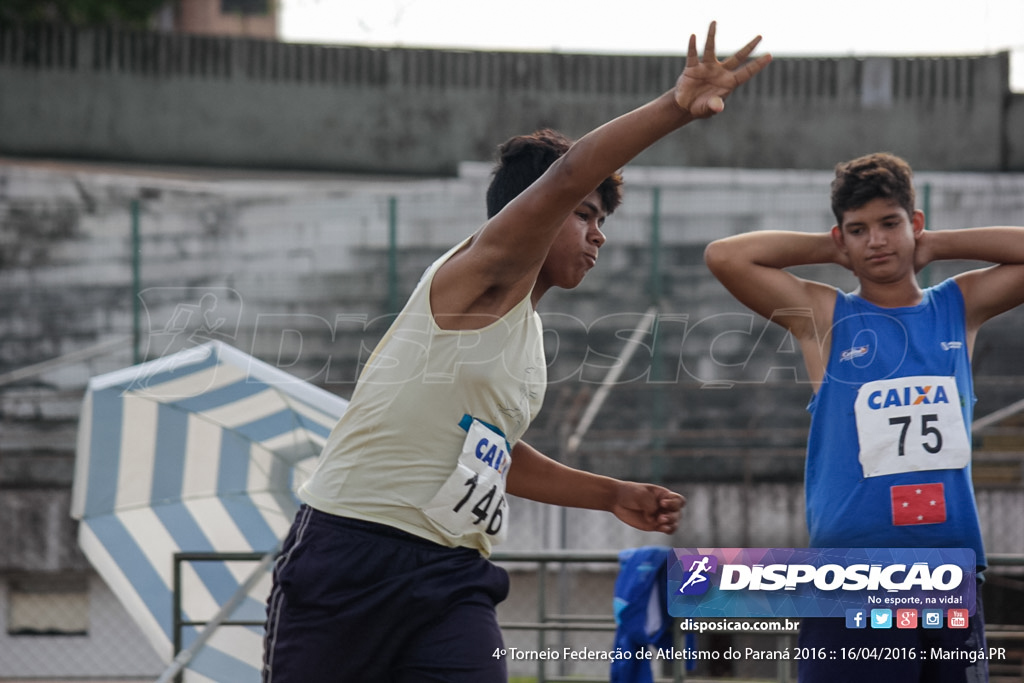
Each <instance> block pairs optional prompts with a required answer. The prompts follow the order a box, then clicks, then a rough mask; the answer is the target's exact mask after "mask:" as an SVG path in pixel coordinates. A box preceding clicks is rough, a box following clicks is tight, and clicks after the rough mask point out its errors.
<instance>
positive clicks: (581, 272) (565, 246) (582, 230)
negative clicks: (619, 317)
mask: <svg viewBox="0 0 1024 683" xmlns="http://www.w3.org/2000/svg"><path fill="white" fill-rule="evenodd" d="M607 216H608V212H607V211H605V210H604V204H603V203H602V201H601V195H600V194H598V193H597V192H596V191H595V192H591V193H590V194H589V195H587V197H586V199H584V200H583V201H582V202H581V203H580V205H579V206H577V207H576V209H575V210H573V212H572V213H571V214H569V216H568V217H567V218H566V219H565V221H564V222H563V223H562V227H561V229H560V230H559V232H558V236H557V237H555V241H554V243H553V244H552V245H551V249H549V250H548V256H547V258H546V259H545V261H544V265H543V266H542V267H541V271H540V275H539V276H538V280H539V281H540V280H543V281H544V283H545V284H547V285H548V286H549V287H561V288H562V289H572V288H573V287H576V286H577V285H578V284H579V283H580V282H582V281H583V278H584V276H586V274H587V273H588V272H589V271H590V269H591V268H593V267H594V266H595V265H596V264H597V253H598V250H600V248H601V245H603V244H604V243H605V236H604V233H603V232H601V226H603V225H604V221H605V218H606V217H607Z"/></svg>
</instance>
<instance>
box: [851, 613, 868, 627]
mask: <svg viewBox="0 0 1024 683" xmlns="http://www.w3.org/2000/svg"><path fill="white" fill-rule="evenodd" d="M867 626H868V619H867V613H866V612H865V611H864V610H862V609H848V610H846V628H867Z"/></svg>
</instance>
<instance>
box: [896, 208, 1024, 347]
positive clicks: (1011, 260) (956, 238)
mask: <svg viewBox="0 0 1024 683" xmlns="http://www.w3.org/2000/svg"><path fill="white" fill-rule="evenodd" d="M914 259H915V266H916V267H918V269H920V268H923V267H924V266H925V265H927V264H928V263H931V262H933V261H940V260H950V259H963V260H972V261H985V262H988V263H993V264H997V265H994V266H991V267H988V268H981V269H978V270H970V271H967V272H964V273H961V274H959V275H957V276H956V277H955V278H954V279H955V280H956V282H957V284H958V285H959V286H960V291H961V292H962V293H963V296H964V306H965V309H966V316H967V330H968V333H969V334H970V335H971V336H972V338H973V335H974V333H975V332H977V330H978V328H979V327H981V325H982V324H983V323H984V322H985V321H987V320H989V319H991V318H993V317H995V316H997V315H999V314H1000V313H1005V312H1006V311H1008V310H1010V309H1012V308H1015V307H1017V306H1019V305H1021V304H1022V303H1024V227H1015V226H993V227H984V228H964V229H960V230H937V231H932V230H925V231H923V232H922V233H921V236H920V237H919V238H918V243H917V248H916V249H915V251H914Z"/></svg>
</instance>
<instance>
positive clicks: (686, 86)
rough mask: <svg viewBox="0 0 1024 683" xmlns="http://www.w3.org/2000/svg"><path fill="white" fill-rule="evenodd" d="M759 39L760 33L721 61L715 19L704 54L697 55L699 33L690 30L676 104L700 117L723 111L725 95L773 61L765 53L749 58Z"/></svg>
mask: <svg viewBox="0 0 1024 683" xmlns="http://www.w3.org/2000/svg"><path fill="white" fill-rule="evenodd" d="M760 42H761V36H758V37H756V38H754V39H753V40H751V41H750V42H749V43H747V44H746V45H745V46H743V48H742V49H741V50H740V51H739V52H737V53H736V54H734V55H733V56H732V57H729V58H728V59H727V60H725V61H724V62H720V61H718V58H717V57H716V56H715V22H711V25H710V26H709V27H708V37H707V40H706V41H705V43H704V56H703V58H698V56H697V36H696V35H692V34H691V35H690V44H689V47H688V48H687V51H686V68H684V69H683V73H682V74H680V76H679V79H678V80H677V81H676V88H675V99H676V104H678V105H679V107H680V108H681V109H683V110H684V111H688V112H689V113H690V115H691V116H693V117H694V118H698V119H704V118H708V117H710V116H714V115H715V114H717V113H719V112H721V111H722V110H723V109H724V108H725V98H726V97H728V96H729V94H730V93H732V91H733V90H735V89H736V88H738V87H739V86H741V85H743V84H744V83H746V82H747V81H749V80H750V79H751V78H753V77H754V76H755V75H756V74H757V73H758V72H760V71H761V69H763V68H765V67H766V66H768V63H769V62H771V61H772V57H771V55H768V54H766V55H761V56H760V57H758V58H757V59H755V60H753V61H751V62H747V57H749V56H750V53H751V52H753V51H754V48H755V47H757V44H758V43H760Z"/></svg>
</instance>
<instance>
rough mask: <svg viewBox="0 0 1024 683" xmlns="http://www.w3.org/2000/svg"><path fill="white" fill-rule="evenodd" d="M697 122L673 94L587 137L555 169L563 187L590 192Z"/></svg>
mask: <svg viewBox="0 0 1024 683" xmlns="http://www.w3.org/2000/svg"><path fill="white" fill-rule="evenodd" d="M693 120H694V117H693V116H692V115H691V114H690V113H689V112H688V111H685V110H683V109H681V108H680V107H679V105H678V104H677V103H676V100H675V98H674V96H673V94H672V92H671V91H669V92H666V93H664V94H663V95H662V96H661V97H658V98H657V99H655V100H652V101H651V102H648V103H647V104H645V105H643V106H641V107H638V108H637V109H634V110H633V111H631V112H628V113H626V114H623V115H621V116H619V117H617V118H615V119H612V120H611V121H609V122H607V123H605V124H604V125H602V126H599V127H598V128H596V129H594V130H592V131H591V132H589V133H587V134H586V135H584V136H583V137H581V138H580V139H579V140H577V141H576V143H575V144H574V145H573V146H572V148H571V149H570V150H569V151H568V152H567V153H566V154H565V156H563V157H562V158H561V159H560V160H559V161H558V162H557V163H556V166H555V170H556V172H557V174H558V175H559V184H560V186H562V187H564V188H565V189H566V192H567V193H570V194H573V195H576V194H579V193H580V192H584V193H585V192H589V191H590V190H592V189H593V188H594V187H597V185H598V184H600V183H601V182H602V181H603V180H604V179H605V178H607V177H608V176H609V175H611V174H612V173H615V172H617V171H618V170H619V169H621V168H622V167H623V166H625V165H626V164H628V163H629V162H630V161H632V160H633V158H635V157H636V156H637V155H638V154H640V153H641V152H642V151H644V150H645V149H647V148H648V147H650V146H651V145H653V144H654V143H655V142H657V141H658V140H660V139H661V138H663V137H665V136H666V135H668V134H669V133H671V132H673V131H675V130H677V129H679V128H681V127H682V126H684V125H686V124H687V123H689V122H691V121H693Z"/></svg>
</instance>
